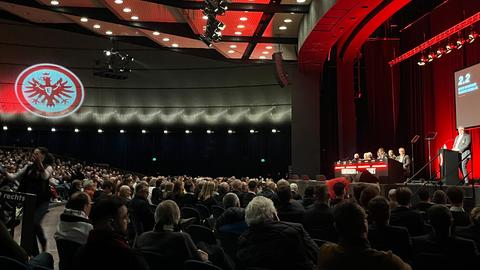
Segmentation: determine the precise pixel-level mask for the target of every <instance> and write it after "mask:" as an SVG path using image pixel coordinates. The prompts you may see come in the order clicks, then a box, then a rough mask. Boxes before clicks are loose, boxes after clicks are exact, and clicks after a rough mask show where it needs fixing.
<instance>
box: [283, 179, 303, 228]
mask: <svg viewBox="0 0 480 270" xmlns="http://www.w3.org/2000/svg"><path fill="white" fill-rule="evenodd" d="M277 196H278V201H279V202H278V205H277V206H276V207H277V212H278V217H279V218H280V220H281V221H287V222H295V223H303V215H304V214H305V208H303V205H302V204H301V203H299V202H297V201H295V200H293V199H292V190H291V189H290V186H281V187H279V188H278V190H277Z"/></svg>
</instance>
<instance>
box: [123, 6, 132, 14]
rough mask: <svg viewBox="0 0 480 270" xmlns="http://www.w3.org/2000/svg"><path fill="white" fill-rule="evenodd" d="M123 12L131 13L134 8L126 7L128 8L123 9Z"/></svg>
mask: <svg viewBox="0 0 480 270" xmlns="http://www.w3.org/2000/svg"><path fill="white" fill-rule="evenodd" d="M123 12H125V13H130V12H132V9H131V8H128V7H126V8H124V9H123Z"/></svg>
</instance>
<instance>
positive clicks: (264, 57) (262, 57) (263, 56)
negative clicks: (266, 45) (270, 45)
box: [259, 55, 267, 59]
mask: <svg viewBox="0 0 480 270" xmlns="http://www.w3.org/2000/svg"><path fill="white" fill-rule="evenodd" d="M259 58H260V59H267V57H266V56H265V55H260V57H259Z"/></svg>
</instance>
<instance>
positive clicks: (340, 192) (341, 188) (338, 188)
mask: <svg viewBox="0 0 480 270" xmlns="http://www.w3.org/2000/svg"><path fill="white" fill-rule="evenodd" d="M333 193H335V197H337V198H341V199H343V198H344V197H345V184H344V183H342V182H337V183H335V184H333Z"/></svg>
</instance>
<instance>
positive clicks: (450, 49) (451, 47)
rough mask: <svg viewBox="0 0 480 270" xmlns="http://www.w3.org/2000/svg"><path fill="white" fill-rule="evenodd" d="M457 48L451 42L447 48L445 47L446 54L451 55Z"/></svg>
mask: <svg viewBox="0 0 480 270" xmlns="http://www.w3.org/2000/svg"><path fill="white" fill-rule="evenodd" d="M456 47H457V46H455V45H454V44H453V43H451V42H449V43H448V44H447V46H445V53H447V54H448V53H451V52H452V50H453V49H455V48H456Z"/></svg>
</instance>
